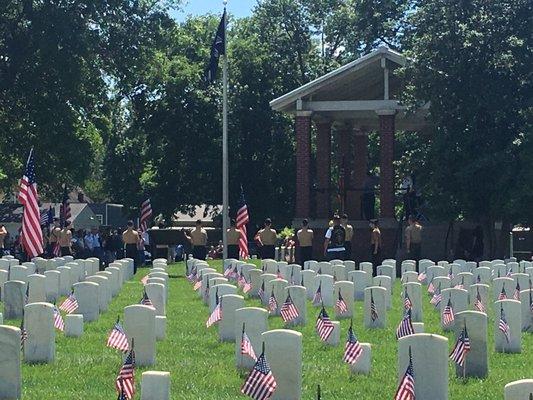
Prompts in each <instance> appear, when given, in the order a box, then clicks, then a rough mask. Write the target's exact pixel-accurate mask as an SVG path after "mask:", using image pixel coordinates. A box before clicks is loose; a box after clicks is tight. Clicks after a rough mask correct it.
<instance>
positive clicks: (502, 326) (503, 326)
mask: <svg viewBox="0 0 533 400" xmlns="http://www.w3.org/2000/svg"><path fill="white" fill-rule="evenodd" d="M498 329H499V330H500V331H501V332H502V333H503V334H504V335H505V339H506V340H507V343H509V342H510V341H511V328H510V327H509V324H508V323H507V318H505V313H504V312H503V307H501V309H500V322H499V323H498Z"/></svg>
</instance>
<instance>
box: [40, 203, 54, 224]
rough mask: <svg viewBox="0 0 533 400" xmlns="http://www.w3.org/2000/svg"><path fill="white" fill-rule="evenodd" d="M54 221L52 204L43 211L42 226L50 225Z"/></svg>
mask: <svg viewBox="0 0 533 400" xmlns="http://www.w3.org/2000/svg"><path fill="white" fill-rule="evenodd" d="M53 222H54V212H53V210H52V206H50V208H48V210H44V211H43V212H42V213H41V226H46V227H48V226H50V225H51V224H52V223H53Z"/></svg>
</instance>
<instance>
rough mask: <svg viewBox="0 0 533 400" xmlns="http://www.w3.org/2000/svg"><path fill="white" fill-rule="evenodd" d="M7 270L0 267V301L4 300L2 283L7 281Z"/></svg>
mask: <svg viewBox="0 0 533 400" xmlns="http://www.w3.org/2000/svg"><path fill="white" fill-rule="evenodd" d="M8 276H9V272H8V271H6V270H3V269H0V301H3V300H4V283H6V282H7V280H8V279H7V278H8Z"/></svg>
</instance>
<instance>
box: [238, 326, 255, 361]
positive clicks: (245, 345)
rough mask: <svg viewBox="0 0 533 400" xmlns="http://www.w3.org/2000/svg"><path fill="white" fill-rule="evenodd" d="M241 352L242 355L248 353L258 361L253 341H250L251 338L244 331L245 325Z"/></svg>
mask: <svg viewBox="0 0 533 400" xmlns="http://www.w3.org/2000/svg"><path fill="white" fill-rule="evenodd" d="M241 354H242V355H247V356H249V357H250V358H252V359H254V360H255V361H257V356H256V355H255V351H254V348H253V346H252V342H251V341H250V338H249V337H248V335H247V334H246V332H245V331H244V327H243V330H242V336H241Z"/></svg>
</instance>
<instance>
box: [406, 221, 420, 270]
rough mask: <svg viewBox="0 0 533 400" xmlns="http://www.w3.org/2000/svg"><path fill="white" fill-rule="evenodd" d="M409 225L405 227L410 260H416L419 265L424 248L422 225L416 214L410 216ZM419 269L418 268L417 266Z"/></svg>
mask: <svg viewBox="0 0 533 400" xmlns="http://www.w3.org/2000/svg"><path fill="white" fill-rule="evenodd" d="M408 222H409V226H408V227H407V228H405V245H406V247H407V254H408V257H409V259H410V260H415V261H416V262H417V265H418V260H420V251H421V250H422V225H420V223H419V222H418V221H417V219H416V218H415V216H414V215H410V216H409V220H408ZM417 270H418V268H417Z"/></svg>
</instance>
